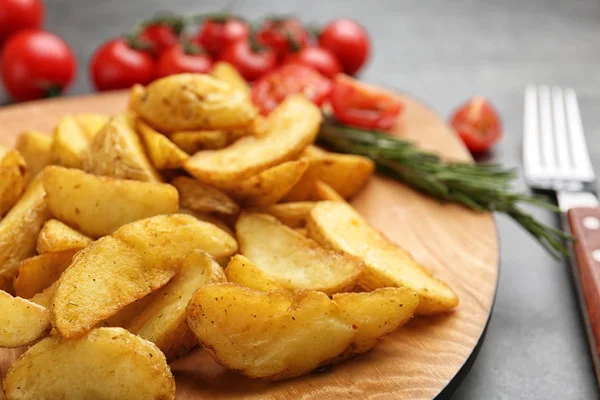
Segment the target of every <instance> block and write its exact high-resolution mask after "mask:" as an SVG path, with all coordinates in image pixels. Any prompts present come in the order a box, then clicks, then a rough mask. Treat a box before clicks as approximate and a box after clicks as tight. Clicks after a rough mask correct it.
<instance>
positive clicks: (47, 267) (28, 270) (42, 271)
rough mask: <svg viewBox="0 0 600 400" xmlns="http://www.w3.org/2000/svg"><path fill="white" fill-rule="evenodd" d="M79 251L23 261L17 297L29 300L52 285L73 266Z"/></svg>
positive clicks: (16, 290) (63, 252) (16, 284)
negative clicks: (74, 257) (72, 263)
mask: <svg viewBox="0 0 600 400" xmlns="http://www.w3.org/2000/svg"><path fill="white" fill-rule="evenodd" d="M77 251H78V249H71V250H65V251H60V252H57V253H45V254H41V255H39V256H34V257H30V258H27V259H25V260H23V261H21V264H20V265H19V274H18V275H17V277H16V278H15V281H14V286H15V292H16V294H17V296H20V297H23V298H25V299H29V298H31V297H33V296H34V295H35V294H37V293H39V292H41V291H43V290H44V289H46V288H48V287H49V286H50V285H52V284H53V283H54V282H56V280H57V279H58V278H59V277H60V275H61V274H62V273H63V272H64V271H65V270H66V269H67V267H68V266H69V265H71V261H72V260H73V256H74V255H75V253H77Z"/></svg>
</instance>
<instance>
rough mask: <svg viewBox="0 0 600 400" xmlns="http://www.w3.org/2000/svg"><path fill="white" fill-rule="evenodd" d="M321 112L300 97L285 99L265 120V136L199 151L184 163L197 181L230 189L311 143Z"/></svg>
mask: <svg viewBox="0 0 600 400" xmlns="http://www.w3.org/2000/svg"><path fill="white" fill-rule="evenodd" d="M321 120H322V116H321V111H320V110H319V108H318V107H317V106H315V105H314V104H313V103H311V102H310V101H308V100H307V99H306V98H305V97H304V96H302V95H294V96H290V97H288V98H287V99H286V100H285V101H284V102H283V103H281V104H280V105H279V106H278V107H277V108H276V109H275V110H274V111H273V112H272V113H271V114H270V115H269V118H268V122H267V124H268V129H269V133H268V134H266V135H265V136H262V137H254V136H249V137H244V138H242V139H240V140H238V141H237V142H235V143H234V144H233V145H231V146H229V147H227V148H225V149H222V150H211V151H202V152H199V153H197V154H196V155H194V156H193V157H191V158H190V159H189V160H188V161H187V162H186V163H185V169H186V170H187V171H188V172H189V173H190V174H191V175H192V176H194V177H196V178H198V179H199V180H201V181H203V182H206V183H209V184H212V185H213V186H216V187H218V188H227V187H231V186H232V183H234V185H233V186H235V183H237V182H240V181H242V180H244V179H246V178H249V177H250V176H252V175H256V174H258V173H259V172H261V171H264V170H265V169H267V168H269V167H273V166H275V165H278V164H281V163H282V162H285V161H290V160H292V159H293V158H295V157H296V156H297V155H298V154H299V153H300V152H301V151H302V149H303V148H304V147H305V146H307V145H308V144H310V143H312V142H313V141H314V140H315V137H316V135H317V133H318V130H319V126H320V124H321Z"/></svg>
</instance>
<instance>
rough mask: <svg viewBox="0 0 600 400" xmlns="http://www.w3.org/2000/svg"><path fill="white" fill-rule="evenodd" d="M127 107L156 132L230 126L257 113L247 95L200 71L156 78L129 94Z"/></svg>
mask: <svg viewBox="0 0 600 400" xmlns="http://www.w3.org/2000/svg"><path fill="white" fill-rule="evenodd" d="M129 106H130V108H131V109H132V110H133V111H135V112H136V113H138V114H139V115H140V116H141V117H142V118H143V119H144V121H146V122H147V123H148V124H150V125H151V126H152V127H153V128H155V129H157V130H158V131H160V132H164V133H169V132H175V131H183V130H194V129H220V128H234V127H241V126H245V125H248V124H249V123H250V121H252V119H253V118H254V116H255V115H256V114H257V111H256V108H255V107H254V105H253V104H252V102H251V101H250V99H249V97H248V96H247V95H246V94H245V93H243V92H241V91H239V90H237V89H234V88H232V87H231V86H230V85H229V84H227V83H225V82H222V81H220V80H218V79H215V78H213V77H211V76H209V75H203V74H179V75H171V76H168V77H166V78H162V79H158V80H156V81H154V82H152V83H151V84H150V85H148V86H147V87H146V88H144V89H143V91H141V89H137V92H136V93H134V95H132V98H131V100H130V103H129Z"/></svg>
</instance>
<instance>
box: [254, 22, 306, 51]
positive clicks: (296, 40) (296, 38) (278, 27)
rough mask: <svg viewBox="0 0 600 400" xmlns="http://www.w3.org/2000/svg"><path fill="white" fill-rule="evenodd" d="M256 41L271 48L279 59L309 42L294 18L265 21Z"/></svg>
mask: <svg viewBox="0 0 600 400" xmlns="http://www.w3.org/2000/svg"><path fill="white" fill-rule="evenodd" d="M257 39H258V42H259V43H260V44H263V45H265V46H268V47H270V48H272V49H273V50H274V51H275V53H276V54H277V56H278V57H279V58H280V59H281V58H283V57H285V55H286V54H288V53H290V52H292V51H298V50H300V49H302V48H304V47H306V46H307V45H308V42H309V36H308V32H306V29H304V26H302V23H301V22H300V21H298V20H297V19H295V18H287V19H270V20H267V21H265V23H264V24H263V25H262V26H261V27H260V28H259V30H258V33H257Z"/></svg>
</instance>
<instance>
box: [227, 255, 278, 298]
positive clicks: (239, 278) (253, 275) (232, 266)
mask: <svg viewBox="0 0 600 400" xmlns="http://www.w3.org/2000/svg"><path fill="white" fill-rule="evenodd" d="M225 276H227V280H228V281H229V282H233V283H237V284H240V285H244V286H247V287H249V288H251V289H255V290H260V291H261V292H270V291H271V290H284V289H285V288H284V287H283V286H282V285H280V284H279V283H277V281H276V280H274V279H273V278H271V277H270V276H269V275H267V274H265V273H264V272H263V271H262V270H261V269H260V268H258V267H257V266H256V265H254V264H253V263H252V261H250V260H248V259H247V258H246V257H245V256H243V255H241V254H236V255H235V256H233V257H231V260H229V264H227V268H226V269H225Z"/></svg>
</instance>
